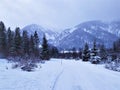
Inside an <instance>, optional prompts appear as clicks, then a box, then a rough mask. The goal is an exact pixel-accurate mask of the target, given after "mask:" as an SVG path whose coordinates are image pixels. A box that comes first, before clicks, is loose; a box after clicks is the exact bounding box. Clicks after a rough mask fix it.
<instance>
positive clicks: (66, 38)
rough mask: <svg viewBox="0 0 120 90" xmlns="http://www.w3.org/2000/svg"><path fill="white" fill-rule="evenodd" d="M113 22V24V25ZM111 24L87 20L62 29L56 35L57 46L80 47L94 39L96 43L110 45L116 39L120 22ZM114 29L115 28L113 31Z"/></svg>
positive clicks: (90, 43) (119, 31)
mask: <svg viewBox="0 0 120 90" xmlns="http://www.w3.org/2000/svg"><path fill="white" fill-rule="evenodd" d="M114 24H115V25H114ZM114 24H113V22H112V23H110V24H108V23H104V22H101V21H88V22H85V23H81V24H79V25H77V26H75V27H73V28H71V29H67V30H65V31H63V32H62V33H61V34H60V35H59V37H58V43H57V44H58V47H60V48H67V49H69V48H72V47H76V48H81V47H83V46H84V44H85V42H87V43H88V44H89V45H90V46H91V45H92V43H93V41H94V40H96V41H97V43H98V44H105V45H106V46H107V47H111V46H112V43H113V42H114V41H115V40H117V39H118V37H119V33H120V27H119V26H120V23H117V24H116V22H115V23H114ZM110 27H111V28H110ZM114 30H116V31H115V32H114Z"/></svg>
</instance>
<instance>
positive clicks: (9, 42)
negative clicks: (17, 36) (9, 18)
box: [7, 27, 13, 55]
mask: <svg viewBox="0 0 120 90" xmlns="http://www.w3.org/2000/svg"><path fill="white" fill-rule="evenodd" d="M12 40H13V34H12V31H11V29H10V27H9V28H8V30H7V53H8V55H9V53H10V48H11V44H12Z"/></svg>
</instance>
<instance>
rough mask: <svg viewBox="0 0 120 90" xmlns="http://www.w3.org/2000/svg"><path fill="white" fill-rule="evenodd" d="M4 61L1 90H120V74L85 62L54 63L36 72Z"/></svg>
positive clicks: (58, 61) (48, 63) (49, 63)
mask: <svg viewBox="0 0 120 90" xmlns="http://www.w3.org/2000/svg"><path fill="white" fill-rule="evenodd" d="M12 64H13V63H7V61H6V60H5V59H0V90H120V73H119V72H115V71H111V70H107V69H105V68H104V66H103V65H93V64H90V63H89V62H82V61H81V60H79V61H75V60H64V59H51V61H46V62H45V64H42V65H41V64H38V66H40V65H41V66H42V68H40V67H39V68H37V69H36V70H35V71H34V72H26V71H22V70H21V69H19V68H17V69H12V68H11V66H12Z"/></svg>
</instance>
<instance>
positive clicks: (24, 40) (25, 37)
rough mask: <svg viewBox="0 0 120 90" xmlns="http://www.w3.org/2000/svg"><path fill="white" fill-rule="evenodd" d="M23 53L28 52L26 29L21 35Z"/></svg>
mask: <svg viewBox="0 0 120 90" xmlns="http://www.w3.org/2000/svg"><path fill="white" fill-rule="evenodd" d="M22 48H23V54H27V55H28V54H29V37H28V33H27V31H23V35H22Z"/></svg>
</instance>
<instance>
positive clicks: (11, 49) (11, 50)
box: [8, 32, 16, 56]
mask: <svg viewBox="0 0 120 90" xmlns="http://www.w3.org/2000/svg"><path fill="white" fill-rule="evenodd" d="M14 36H15V35H14V32H11V35H10V38H9V39H10V47H9V51H8V54H9V56H15V55H16V48H15V40H14Z"/></svg>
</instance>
